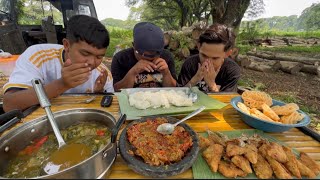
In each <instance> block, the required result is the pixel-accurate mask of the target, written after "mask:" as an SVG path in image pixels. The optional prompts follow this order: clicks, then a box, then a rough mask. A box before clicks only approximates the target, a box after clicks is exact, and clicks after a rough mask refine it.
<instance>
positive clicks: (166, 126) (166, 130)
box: [157, 106, 206, 135]
mask: <svg viewBox="0 0 320 180" xmlns="http://www.w3.org/2000/svg"><path fill="white" fill-rule="evenodd" d="M205 108H206V107H205V106H201V107H200V108H199V109H197V110H195V111H193V112H192V113H190V114H189V115H188V116H186V117H185V118H183V119H181V120H180V121H178V122H176V123H175V124H171V123H163V124H160V125H159V126H158V127H157V131H158V132H159V133H161V134H164V135H166V134H172V133H173V131H174V128H175V127H176V126H177V125H178V124H180V123H182V122H183V121H185V120H187V119H189V118H191V117H193V116H195V115H197V114H199V113H200V112H201V111H203V110H204V109H205Z"/></svg>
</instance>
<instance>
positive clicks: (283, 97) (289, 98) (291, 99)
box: [272, 92, 320, 114]
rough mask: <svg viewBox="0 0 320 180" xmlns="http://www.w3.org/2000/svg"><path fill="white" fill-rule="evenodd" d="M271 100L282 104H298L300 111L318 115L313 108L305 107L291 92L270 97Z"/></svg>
mask: <svg viewBox="0 0 320 180" xmlns="http://www.w3.org/2000/svg"><path fill="white" fill-rule="evenodd" d="M272 98H273V99H277V100H279V101H282V102H284V103H296V104H299V107H300V109H301V110H302V111H303V112H305V113H307V114H312V113H315V114H319V113H320V112H318V111H317V110H315V109H314V108H313V107H310V106H306V105H304V103H303V102H302V101H301V100H300V99H299V98H298V97H297V96H296V95H295V94H294V93H292V92H286V93H285V94H277V95H272Z"/></svg>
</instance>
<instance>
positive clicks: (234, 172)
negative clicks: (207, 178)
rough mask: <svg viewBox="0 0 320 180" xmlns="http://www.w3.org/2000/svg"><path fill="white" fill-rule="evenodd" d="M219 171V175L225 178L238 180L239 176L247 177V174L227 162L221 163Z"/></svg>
mask: <svg viewBox="0 0 320 180" xmlns="http://www.w3.org/2000/svg"><path fill="white" fill-rule="evenodd" d="M218 171H219V173H221V174H222V175H223V176H225V177H227V178H236V177H237V176H240V177H246V176H247V173H245V172H244V171H242V170H241V169H239V168H237V167H236V166H235V165H234V164H232V163H228V162H226V161H220V163H219V168H218Z"/></svg>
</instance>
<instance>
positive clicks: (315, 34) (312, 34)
mask: <svg viewBox="0 0 320 180" xmlns="http://www.w3.org/2000/svg"><path fill="white" fill-rule="evenodd" d="M258 31H259V30H258ZM258 34H259V36H260V37H275V36H283V37H300V38H320V30H318V31H301V32H298V31H276V30H271V31H264V32H261V31H259V33H258Z"/></svg>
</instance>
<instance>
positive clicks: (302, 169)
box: [297, 159, 316, 179]
mask: <svg viewBox="0 0 320 180" xmlns="http://www.w3.org/2000/svg"><path fill="white" fill-rule="evenodd" d="M297 163H298V168H299V171H300V174H301V176H306V177H308V178H311V179H313V178H315V177H316V175H315V174H314V172H313V171H312V170H310V169H309V168H308V167H307V166H306V165H304V164H303V163H302V162H301V161H300V160H299V159H298V160H297Z"/></svg>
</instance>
